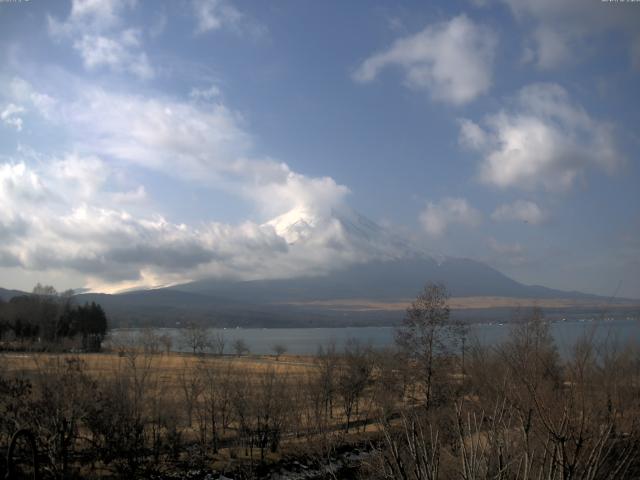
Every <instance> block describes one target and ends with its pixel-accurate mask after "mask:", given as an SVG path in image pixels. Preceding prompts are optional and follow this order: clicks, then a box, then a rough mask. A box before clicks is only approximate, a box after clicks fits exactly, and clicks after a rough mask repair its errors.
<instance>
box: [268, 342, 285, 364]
mask: <svg viewBox="0 0 640 480" xmlns="http://www.w3.org/2000/svg"><path fill="white" fill-rule="evenodd" d="M271 350H273V353H274V354H275V355H276V362H277V361H279V360H280V357H281V356H282V355H284V354H285V353H287V346H286V345H285V344H283V343H276V344H275V345H274V346H273V347H271Z"/></svg>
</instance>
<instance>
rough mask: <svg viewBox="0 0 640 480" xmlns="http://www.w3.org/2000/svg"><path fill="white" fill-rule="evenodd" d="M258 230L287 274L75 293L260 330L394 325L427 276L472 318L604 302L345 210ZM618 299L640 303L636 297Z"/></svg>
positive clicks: (133, 309) (142, 319)
mask: <svg viewBox="0 0 640 480" xmlns="http://www.w3.org/2000/svg"><path fill="white" fill-rule="evenodd" d="M260 228H264V229H273V231H275V233H276V234H277V235H278V236H279V237H281V238H283V239H284V240H285V241H286V243H287V254H286V255H287V259H288V261H289V262H290V263H295V264H298V265H297V267H298V268H297V269H295V268H294V269H292V270H291V271H293V272H294V273H293V274H291V275H284V276H282V275H280V276H278V275H277V274H275V273H274V275H273V276H271V277H270V278H260V279H253V280H232V279H228V278H210V279H200V280H196V281H193V282H189V283H184V284H179V285H173V286H170V287H166V288H159V289H152V290H138V291H133V292H127V293H122V294H117V295H104V294H83V295H79V298H82V297H84V298H85V299H86V300H96V301H98V302H100V303H102V304H103V306H105V308H107V309H108V312H109V313H111V315H112V316H114V317H116V318H117V319H118V320H119V321H120V322H121V323H123V322H126V323H155V324H162V325H167V326H173V325H176V323H180V322H185V321H199V322H205V323H211V324H215V325H222V326H260V327H276V326H328V325H333V326H343V325H371V324H386V325H389V324H393V323H395V322H397V321H399V320H400V319H401V318H402V314H403V313H402V312H403V310H404V309H405V308H406V306H407V305H408V304H409V302H410V301H411V299H413V298H415V296H416V295H417V294H418V293H419V292H420V290H421V289H422V287H423V286H424V285H425V283H427V282H440V283H443V284H444V285H445V286H446V287H447V289H448V291H449V292H450V294H451V295H452V297H453V298H452V307H453V310H454V312H456V311H458V312H463V313H464V315H463V316H464V318H466V319H468V320H469V321H474V320H482V321H485V320H487V319H489V318H490V319H496V318H502V319H503V320H504V318H505V316H508V315H510V314H511V311H512V309H513V308H514V307H515V306H518V305H522V306H526V305H532V304H538V305H540V306H543V307H545V308H546V310H547V311H548V312H550V313H553V312H556V313H557V312H560V313H559V315H561V316H563V317H564V316H567V315H568V314H569V313H568V309H569V310H570V309H573V311H574V312H582V313H584V312H585V311H591V312H593V311H594V309H596V310H597V308H599V306H600V305H604V304H605V303H607V299H605V298H603V297H598V296H595V295H588V294H584V293H580V292H565V291H560V290H554V289H550V288H546V287H543V286H537V285H524V284H522V283H520V282H517V281H516V280H513V279H511V278H509V277H507V276H506V275H504V274H502V273H501V272H499V271H498V270H496V269H494V268H492V267H490V266H488V265H486V264H484V263H482V262H478V261H475V260H472V259H466V258H455V257H446V256H442V255H437V254H434V253H433V252H429V251H427V250H426V249H424V248H421V247H420V246H416V245H414V244H412V243H411V242H410V241H409V240H406V239H404V238H402V237H401V236H399V235H396V234H395V233H393V232H390V231H389V230H387V229H385V228H383V227H381V226H379V225H377V224H376V223H375V222H373V221H371V220H369V219H368V218H366V217H365V216H363V215H361V214H359V213H357V212H355V211H354V210H351V209H349V208H346V207H337V208H332V209H328V210H326V211H324V212H323V211H318V210H314V209H310V208H304V207H301V208H296V209H294V210H291V211H289V212H287V213H285V214H283V215H280V216H278V217H276V218H274V219H272V220H270V221H268V222H266V223H264V224H262V225H261V227H260ZM300 265H304V267H300ZM278 272H281V270H279V271H278ZM618 304H619V305H618V306H619V307H620V308H624V309H626V310H628V308H637V302H633V305H635V306H632V305H631V303H629V302H628V301H623V300H620V301H618ZM626 310H625V311H626Z"/></svg>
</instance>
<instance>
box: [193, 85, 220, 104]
mask: <svg viewBox="0 0 640 480" xmlns="http://www.w3.org/2000/svg"><path fill="white" fill-rule="evenodd" d="M220 95H221V92H220V89H219V88H218V87H217V86H216V85H211V86H210V87H208V88H192V89H191V92H190V93H189V96H190V97H191V98H193V99H195V100H207V101H208V100H214V99H215V98H217V97H219V96H220Z"/></svg>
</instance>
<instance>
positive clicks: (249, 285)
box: [169, 257, 598, 303]
mask: <svg viewBox="0 0 640 480" xmlns="http://www.w3.org/2000/svg"><path fill="white" fill-rule="evenodd" d="M426 282H442V283H444V284H445V285H446V286H447V289H448V290H449V292H450V293H451V295H452V296H456V297H472V296H474V297H475V296H500V297H521V298H598V297H596V296H594V295H588V294H584V293H580V292H565V291H561V290H553V289H550V288H545V287H541V286H531V285H523V284H521V283H519V282H516V281H515V280H512V279H511V278H509V277H507V276H506V275H504V274H502V273H500V272H499V271H497V270H495V269H494V268H491V267H489V266H487V265H485V264H483V263H480V262H477V261H474V260H469V259H462V258H451V257H449V258H445V259H444V260H443V261H442V262H438V261H436V260H435V259H433V258H430V257H427V258H413V259H400V260H393V261H386V262H370V263H365V264H357V265H353V266H350V267H348V268H345V269H342V270H338V271H335V272H332V273H330V274H328V275H324V276H317V277H311V276H310V277H303V278H293V279H282V280H256V281H248V282H223V281H219V280H202V281H198V282H192V283H188V284H185V285H178V286H175V287H171V288H170V289H169V290H175V291H182V292H190V293H198V294H200V295H207V296H209V295H215V296H218V297H221V298H226V299H234V300H238V301H246V302H251V303H256V302H257V303H286V302H299V301H312V300H329V299H346V298H366V299H372V300H399V299H407V298H414V297H415V296H416V295H417V294H418V293H419V292H420V290H421V288H422V287H423V286H424V284H425V283H426Z"/></svg>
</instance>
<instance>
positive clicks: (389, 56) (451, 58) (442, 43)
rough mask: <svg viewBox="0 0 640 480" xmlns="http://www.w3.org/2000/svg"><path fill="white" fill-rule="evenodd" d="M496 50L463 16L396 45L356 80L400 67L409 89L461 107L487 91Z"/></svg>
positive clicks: (490, 36)
mask: <svg viewBox="0 0 640 480" xmlns="http://www.w3.org/2000/svg"><path fill="white" fill-rule="evenodd" d="M496 44H497V38H496V35H495V34H494V33H493V32H492V31H491V30H490V29H489V28H488V27H485V26H483V25H479V24H477V23H475V22H473V21H472V20H471V19H469V18H468V17H467V16H465V15H460V16H458V17H454V18H452V19H451V20H449V21H446V22H442V23H437V24H434V25H429V26H427V27H426V28H425V29H424V30H422V31H421V32H418V33H416V34H414V35H410V36H408V37H404V38H400V39H398V40H396V41H395V42H394V43H393V45H392V46H391V47H390V48H388V49H386V50H384V51H381V52H378V53H376V54H374V55H372V56H370V57H369V58H367V59H366V60H365V61H364V62H362V64H360V66H359V67H358V68H357V69H356V70H355V72H354V73H353V79H354V80H355V81H357V82H361V83H366V82H370V81H372V80H374V79H375V78H376V77H377V76H378V74H379V73H380V72H381V71H382V70H384V69H385V68H387V67H390V66H398V67H400V68H401V69H402V70H403V72H404V75H405V80H404V81H405V84H406V85H407V86H408V87H410V88H413V89H425V90H428V91H429V92H430V94H431V96H432V98H434V99H436V100H442V101H445V102H450V103H453V104H456V105H461V104H464V103H467V102H469V101H471V100H473V99H475V98H476V97H478V96H479V95H481V94H483V93H486V92H487V91H488V90H489V88H490V86H491V82H492V65H493V60H494V56H495V49H496Z"/></svg>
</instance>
